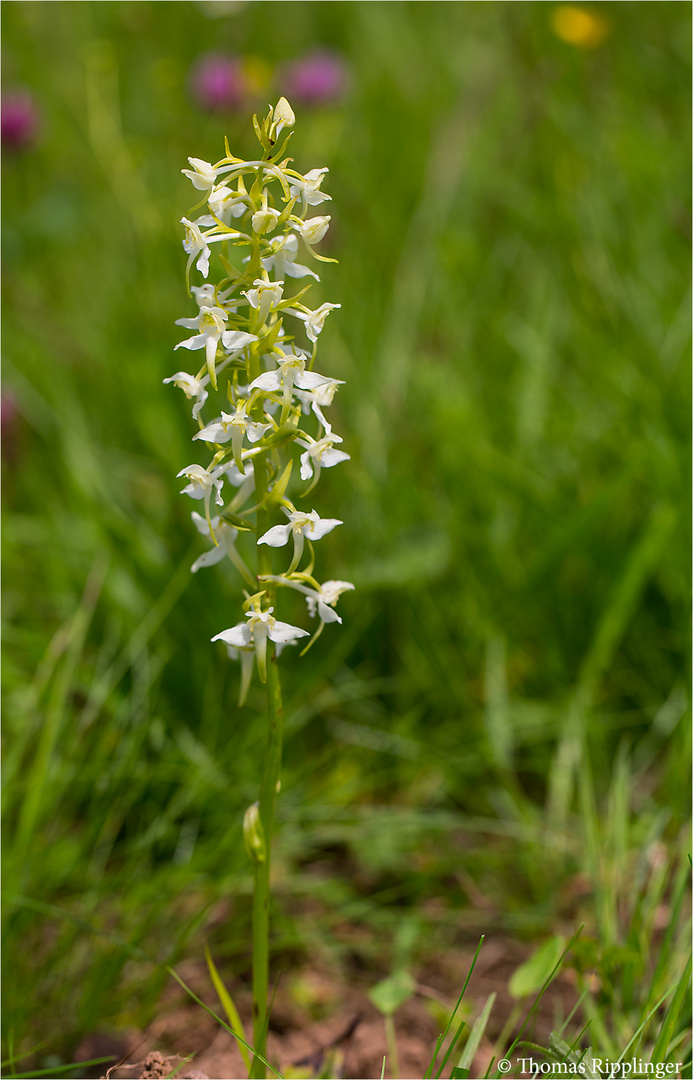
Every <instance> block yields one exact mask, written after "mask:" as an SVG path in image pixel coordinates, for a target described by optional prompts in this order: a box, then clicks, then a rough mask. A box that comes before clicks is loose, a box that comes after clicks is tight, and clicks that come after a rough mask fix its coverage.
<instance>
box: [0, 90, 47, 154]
mask: <svg viewBox="0 0 693 1080" xmlns="http://www.w3.org/2000/svg"><path fill="white" fill-rule="evenodd" d="M38 126H39V115H38V110H37V108H36V105H35V104H34V99H33V98H32V96H31V94H30V93H29V91H28V90H12V91H9V92H8V93H6V94H3V95H2V101H1V102H0V138H1V139H2V144H3V146H6V147H12V148H14V149H17V150H21V149H24V148H25V147H28V146H31V145H32V143H33V142H34V141H35V139H36V135H37V132H38Z"/></svg>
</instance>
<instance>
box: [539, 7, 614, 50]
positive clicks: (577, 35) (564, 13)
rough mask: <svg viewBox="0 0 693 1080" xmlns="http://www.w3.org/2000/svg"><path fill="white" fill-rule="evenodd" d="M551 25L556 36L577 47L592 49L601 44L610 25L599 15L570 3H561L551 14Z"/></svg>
mask: <svg viewBox="0 0 693 1080" xmlns="http://www.w3.org/2000/svg"><path fill="white" fill-rule="evenodd" d="M551 25H552V26H553V31H554V33H555V34H556V36H557V37H559V38H561V40H562V41H567V42H568V44H569V45H577V47H578V48H579V49H594V48H596V46H597V45H601V43H602V41H603V40H604V38H605V37H606V36H607V35H608V33H609V30H610V27H609V23H608V22H607V20H606V19H603V18H602V17H601V15H594V14H592V12H591V11H585V9H584V8H579V7H573V6H572V4H561V6H560V7H557V8H556V9H555V10H554V12H553V14H552V16H551Z"/></svg>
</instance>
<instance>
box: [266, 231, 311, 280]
mask: <svg viewBox="0 0 693 1080" xmlns="http://www.w3.org/2000/svg"><path fill="white" fill-rule="evenodd" d="M269 251H270V254H269V255H266V256H265V257H264V258H263V259H261V260H260V262H261V263H262V268H263V270H266V271H267V272H268V273H269V272H270V270H272V271H274V273H275V274H276V275H277V276H278V277H280V278H282V279H283V278H285V277H290V278H303V277H307V276H310V277H313V278H315V280H316V281H320V278H319V277H318V275H317V274H316V273H315V271H314V270H311V269H310V267H308V266H303V264H302V263H297V262H296V261H295V259H296V256H297V255H298V237H297V236H296V234H295V233H289V234H288V236H277V237H276V238H275V239H273V240H272V241H271V246H270V249H269Z"/></svg>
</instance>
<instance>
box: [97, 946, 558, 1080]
mask: <svg viewBox="0 0 693 1080" xmlns="http://www.w3.org/2000/svg"><path fill="white" fill-rule="evenodd" d="M530 951H531V950H530V949H528V948H527V947H526V946H523V945H520V944H519V943H518V942H516V941H512V940H508V939H496V940H490V941H489V940H487V941H486V943H485V944H484V947H483V948H482V950H481V954H480V957H479V960H478V962H477V966H476V969H475V971H474V974H473V976H472V980H471V982H470V985H469V988H468V990H467V993H466V994H465V999H464V1001H465V1005H464V1010H465V1011H464V1012H462V1013H461V1015H462V1016H464V1018H465V1019H466V1020H467V1021H468V1023H472V1022H473V1021H474V1019H475V1018H476V1017H477V1016H478V1015H479V1012H480V1011H481V1009H482V1008H483V1006H484V1004H485V1002H486V1000H487V998H488V996H489V994H490V993H492V992H495V993H496V995H497V997H496V1000H495V1003H494V1006H493V1009H492V1013H491V1019H490V1021H489V1024H488V1027H487V1029H486V1037H485V1038H484V1039H483V1040H482V1043H481V1046H480V1048H479V1052H478V1054H477V1056H476V1058H475V1061H474V1067H473V1069H472V1073H471V1075H472V1076H483V1075H484V1073H485V1072H486V1069H487V1067H488V1064H489V1062H490V1060H491V1058H492V1056H493V1054H494V1052H495V1051H494V1047H493V1045H492V1042H491V1041H490V1040H493V1039H496V1038H497V1037H498V1036H499V1034H500V1033H501V1031H502V1029H503V1026H504V1024H505V1022H506V1020H507V1019H508V1017H509V1016H510V1014H511V1012H512V1010H513V1009H514V1008H515V1007H516V1002H514V1001H513V999H512V998H511V997H510V996H509V994H508V992H507V985H508V979H509V977H510V975H511V974H512V973H513V971H514V970H515V968H516V967H517V966H518V964H520V963H521V962H522V961H523V960H524V959H526V957H527V955H528V953H529V952H530ZM472 955H473V953H471V952H469V953H467V952H463V951H454V952H453V951H450V952H448V953H447V954H445V955H444V956H441V957H438V958H437V960H436V961H435V963H431V964H430V965H429V966H428V967H426V968H423V969H422V970H420V971H417V972H416V976H417V980H418V989H417V992H416V994H415V995H414V997H412V998H411V999H410V1000H409V1001H408V1002H406V1003H405V1004H404V1005H403V1006H402V1007H401V1009H399V1010H398V1012H397V1013H396V1015H395V1028H396V1032H397V1048H398V1053H399V1066H400V1077H402V1080H405V1078H421V1077H422V1076H423V1074H424V1072H425V1071H426V1069H427V1067H428V1064H429V1062H430V1059H431V1056H432V1053H433V1049H434V1047H435V1042H436V1038H437V1036H438V1034H439V1033H440V1031H441V1022H442V1018H443V1016H444V1014H445V1013H448V1014H449V1012H450V1010H451V1008H452V1007H453V1006H454V1003H455V1001H456V999H457V996H458V994H459V992H460V990H461V988H462V985H463V983H464V979H465V977H466V974H467V971H468V969H469V965H470V962H471V959H472ZM178 974H179V975H180V977H181V978H182V979H183V980H184V981H185V982H186V984H187V985H188V986H189V987H190V988H191V989H192V990H193V991H194V992H195V993H196V994H197V995H198V996H199V997H200V998H201V999H202V1000H203V1001H204V1002H205V1003H206V1004H207V1005H208V1006H209V1007H210V1008H212V1009H213V1010H214V1011H215V1012H216V1013H217V1014H218V1015H220V1016H223V1011H222V1009H221V1006H220V1004H219V1002H218V1000H217V998H216V995H215V994H214V991H213V990H212V989H211V983H210V978H209V974H208V972H207V969H206V966H205V964H204V961H200V962H198V961H194V962H188V963H185V964H181V965H180V966H179V968H178ZM570 974H571V973H570V972H566V973H564V974H562V976H561V977H560V978H559V979H558V980H556V982H555V983H554V984H553V985H552V987H551V989H550V992H549V993H548V994H547V995H546V996H545V998H544V999H543V1000H542V1002H541V1005H540V1008H539V1010H538V1017H537V1022H536V1025H535V1028H534V1037H535V1038H536V1039H538V1040H539V1041H541V1040H542V1039H546V1038H547V1037H548V1034H549V1032H550V1030H551V1028H552V1027H555V1026H557V1024H559V1023H560V1019H561V1018H562V1017H565V1016H566V1015H567V1013H568V1011H569V1010H570V1008H571V1007H572V1004H573V1003H574V1000H575V996H576V995H575V990H574V987H573V985H572V980H571V978H570ZM372 982H373V979H372V976H371V977H370V979H369V981H368V983H367V984H366V983H365V982H364V984H363V985H358V981H357V980H356V979H354V980H352V981H351V982H350V983H349V985H347V984H346V983H345V982H344V981H343V979H342V978H341V977H340V976H339V975H338V974H337V973H335V972H330V971H325V970H318V969H316V968H314V967H305V968H301V969H299V970H298V971H296V972H294V973H292V975H291V976H290V977H287V978H286V979H285V980H284V981H283V985H280V987H279V990H278V992H277V995H276V998H275V1002H274V1006H273V1009H272V1017H271V1022H270V1032H269V1036H268V1060H270V1061H271V1062H272V1063H273V1064H275V1065H276V1066H277V1068H278V1069H279V1070H280V1071H281V1072H282V1073H283V1074H284V1075H285V1076H287V1075H288V1076H291V1077H294V1078H295V1077H306V1078H308V1077H312V1076H315V1075H316V1074H317V1075H320V1074H321V1073H322V1075H325V1074H327V1075H329V1076H330V1077H335V1078H336V1077H344V1078H352V1080H355V1078H362V1080H363V1078H376V1077H379V1076H380V1075H381V1069H382V1065H383V1057H384V1056H385V1055H386V1054H387V1046H386V1038H385V1028H384V1023H383V1018H382V1016H380V1014H379V1013H378V1012H377V1011H376V1009H375V1008H374V1006H373V1005H372V1004H371V1002H370V1000H369V999H368V996H367V989H368V986H369V985H371V984H372ZM229 989H230V990H231V992H232V994H233V996H234V1000H235V1002H236V1005H237V1007H238V1010H239V1012H240V1014H241V1018H242V1019H243V1022H244V1024H245V1025H246V1031H248V1030H249V1029H250V1027H251V1024H250V995H249V992H248V989H247V988H246V987H245V986H243V985H241V986H237V985H230V986H229ZM526 1011H527V1010H526V1008H525V1009H523V1010H522V1012H521V1015H520V1018H519V1020H518V1023H517V1024H516V1025H515V1027H516V1028H517V1027H518V1026H519V1023H521V1021H522V1019H524V1016H525V1013H526ZM458 1015H459V1014H458ZM513 1034H514V1032H513ZM510 1038H511V1039H512V1034H511V1036H510ZM116 1046H117V1049H116ZM77 1053H78V1057H77V1060H79V1059H80V1058H81V1059H82V1060H85V1059H88V1058H92V1057H99V1056H102V1055H103V1054H104V1053H116V1054H117V1056H118V1057H119V1058H120V1059H121V1061H120V1065H119V1067H114V1068H112V1069H110V1070H109V1072H108V1076H109V1080H122V1078H128V1080H131V1078H144V1077H149V1078H159V1077H165V1076H170V1075H171V1073H172V1072H173V1071H174V1070H176V1069H177V1071H176V1072H175V1075H176V1077H180V1078H181V1080H185V1078H186V1077H187V1078H193V1080H194V1078H197V1080H205V1078H207V1080H236V1078H238V1080H240V1078H245V1076H246V1075H247V1074H246V1071H245V1068H244V1065H243V1060H242V1058H241V1055H240V1052H239V1050H238V1047H237V1044H236V1042H235V1040H234V1038H233V1037H232V1036H231V1035H230V1034H228V1032H226V1031H225V1030H224V1029H223V1028H220V1027H219V1025H218V1024H217V1022H216V1021H215V1020H214V1019H213V1018H212V1017H210V1016H209V1014H208V1013H206V1012H205V1011H204V1010H203V1009H202V1008H201V1007H200V1006H199V1005H196V1004H195V1002H193V1001H191V999H190V998H189V997H188V996H187V995H186V994H185V993H184V991H182V990H181V989H180V987H179V986H178V985H177V984H176V983H174V982H173V980H172V981H171V986H170V987H169V989H168V991H167V993H166V994H165V996H164V999H163V1001H162V1003H161V1007H160V1012H159V1016H158V1017H157V1018H156V1020H155V1021H154V1022H153V1023H152V1024H151V1025H150V1027H149V1028H148V1029H147V1031H146V1032H138V1031H135V1030H132V1031H129V1032H127V1033H125V1034H124V1035H122V1036H121V1037H120V1038H119V1040H118V1042H117V1043H115V1042H114V1039H113V1036H112V1035H111V1036H107V1035H105V1034H104V1035H100V1034H98V1033H97V1034H95V1035H93V1036H90V1037H89V1038H88V1039H86V1040H84V1042H83V1043H82V1045H81V1046H80V1047H79V1048H78V1051H77ZM390 1064H391V1063H390V1061H389V1060H388V1062H387V1065H386V1069H385V1076H386V1077H390V1076H391V1073H390V1071H389V1068H388V1066H389V1065H390ZM452 1064H456V1059H455V1058H454V1056H453V1059H451V1062H450V1065H449V1066H448V1067H447V1068H446V1070H445V1071H446V1073H448V1072H449V1068H450V1066H451V1065H452ZM102 1068H103V1066H102ZM91 1075H93V1074H91Z"/></svg>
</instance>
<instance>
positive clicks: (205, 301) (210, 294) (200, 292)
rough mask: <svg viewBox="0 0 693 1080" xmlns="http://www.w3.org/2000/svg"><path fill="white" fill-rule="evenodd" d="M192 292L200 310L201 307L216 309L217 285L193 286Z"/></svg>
mask: <svg viewBox="0 0 693 1080" xmlns="http://www.w3.org/2000/svg"><path fill="white" fill-rule="evenodd" d="M190 292H191V293H192V294H193V296H194V297H195V300H196V302H197V306H198V308H201V307H214V306H215V301H216V292H217V289H216V285H210V284H209V283H206V284H205V285H191V286H190ZM195 325H197V324H195Z"/></svg>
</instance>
